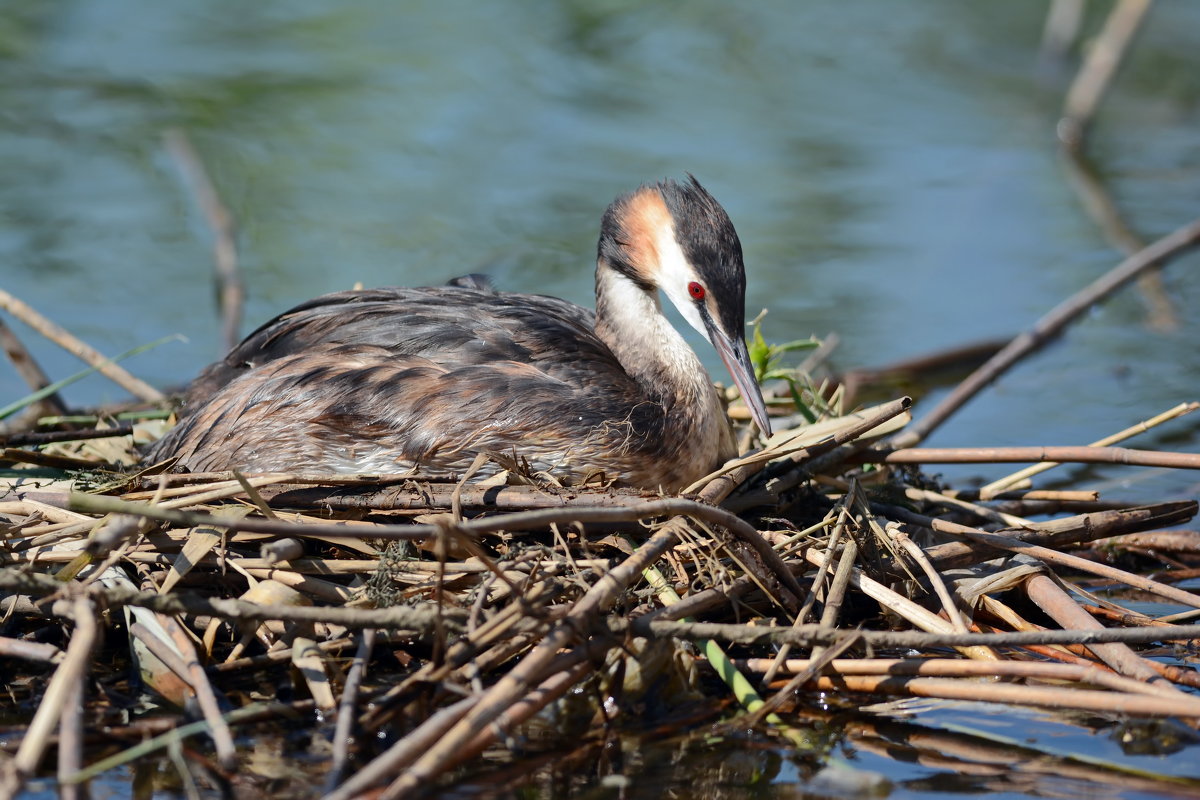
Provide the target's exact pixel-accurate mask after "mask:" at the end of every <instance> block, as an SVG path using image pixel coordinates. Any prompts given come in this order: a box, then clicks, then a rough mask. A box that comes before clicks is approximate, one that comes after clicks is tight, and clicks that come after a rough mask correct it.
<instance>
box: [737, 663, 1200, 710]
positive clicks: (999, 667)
mask: <svg viewBox="0 0 1200 800" xmlns="http://www.w3.org/2000/svg"><path fill="white" fill-rule="evenodd" d="M737 664H738V666H739V667H741V668H742V669H744V670H746V671H747V672H764V671H765V670H766V669H767V668H768V667H769V666H771V665H772V659H769V658H744V659H739V660H738V661H737ZM812 664H813V660H812V659H809V658H789V659H787V660H786V661H784V662H783V665H782V667H781V668H782V671H783V672H784V673H785V674H788V675H795V674H798V673H800V672H802V671H805V670H808V669H810V668H811V666H812ZM822 672H824V673H827V674H836V675H913V676H920V677H926V678H1020V679H1023V680H1040V681H1053V682H1056V683H1057V682H1064V683H1079V684H1086V685H1091V686H1102V687H1104V688H1106V689H1113V690H1114V691H1118V692H1125V693H1127V694H1145V695H1153V696H1155V697H1162V696H1163V694H1162V692H1161V691H1159V690H1158V689H1156V688H1152V687H1148V686H1147V685H1146V684H1145V683H1143V682H1142V681H1138V680H1134V679H1132V678H1125V677H1122V676H1120V675H1117V674H1115V673H1113V672H1110V671H1108V670H1106V669H1104V668H1102V667H1096V666H1092V665H1090V664H1055V663H1052V662H1047V661H995V662H987V661H967V660H964V659H959V658H839V659H834V660H833V661H832V662H830V663H828V664H826V665H825V666H824V667H823V669H822ZM1189 698H1190V699H1192V700H1196V698H1192V697H1191V696H1190V695H1189Z"/></svg>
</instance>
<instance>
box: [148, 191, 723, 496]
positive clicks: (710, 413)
mask: <svg viewBox="0 0 1200 800" xmlns="http://www.w3.org/2000/svg"><path fill="white" fill-rule="evenodd" d="M672 185H674V184H672ZM661 186H662V185H658V186H653V187H644V188H643V189H641V190H639V192H635V193H633V194H632V195H629V196H626V197H625V198H621V199H619V200H618V201H617V203H614V206H613V208H612V209H610V212H609V214H607V215H606V217H605V228H604V230H603V231H602V237H601V250H600V260H599V264H598V266H597V308H599V309H600V314H601V315H602V318H601V319H600V320H597V318H596V315H595V314H593V312H591V311H589V310H587V309H584V308H581V307H579V306H576V305H574V304H572V303H568V302H566V301H564V300H559V299H557V298H553V297H544V296H540V295H528V294H513V293H505V292H497V291H495V290H494V289H493V288H492V286H491V283H490V281H488V280H487V279H486V278H484V277H483V276H466V277H464V278H460V279H456V280H455V281H453V282H452V283H451V285H448V286H441V287H433V288H419V289H407V288H384V289H369V290H362V291H352V292H340V293H337V294H331V295H326V296H324V297H318V298H316V299H314V300H311V301H308V302H306V303H304V304H302V305H299V306H297V307H295V308H293V309H291V310H290V311H288V312H286V313H284V314H282V315H280V316H279V317H277V318H275V319H273V320H271V321H270V322H268V323H266V324H265V325H263V326H262V327H261V328H259V329H258V330H256V331H255V332H254V333H252V334H250V336H248V337H247V338H246V339H245V341H243V342H242V343H241V344H240V345H239V346H238V347H237V348H235V349H234V350H233V351H232V352H231V353H230V354H229V355H228V356H227V357H226V358H225V359H223V360H222V361H220V362H218V363H216V364H213V365H212V366H210V367H208V368H207V369H206V370H205V371H204V372H203V373H202V374H201V375H200V376H199V377H198V378H197V379H196V381H195V382H194V383H193V384H192V386H191V387H190V388H189V391H188V393H187V396H186V399H185V403H184V407H183V409H182V410H181V421H180V423H179V425H178V426H177V427H176V428H175V429H174V430H172V431H171V432H170V433H169V434H168V435H167V436H166V437H164V438H163V439H162V440H161V441H160V442H159V443H158V444H157V445H156V446H155V448H154V449H153V451H152V452H151V453H150V454H149V456H150V457H151V458H153V459H156V460H162V459H166V458H174V459H176V462H177V464H178V465H179V466H180V467H183V468H186V469H189V470H192V471H211V470H221V469H229V468H238V469H242V470H246V471H251V472H256V471H274V470H288V471H299V472H306V473H326V472H333V473H342V474H350V473H397V472H403V471H406V470H408V469H410V468H413V467H421V468H425V469H430V470H435V471H454V472H460V471H462V470H464V469H466V468H467V467H468V466H470V465H471V463H472V461H473V460H474V459H475V457H476V455H477V454H479V453H486V454H491V455H493V456H495V457H496V459H497V461H498V462H500V463H512V461H513V460H519V461H521V462H525V463H528V464H529V466H530V468H532V469H533V470H535V471H547V472H551V473H553V474H554V475H555V476H556V477H558V478H559V479H561V480H564V481H566V482H577V481H580V480H583V479H584V478H586V477H588V476H591V475H594V474H596V473H597V472H600V473H603V474H604V475H605V476H606V477H607V478H609V479H612V480H615V481H617V482H618V483H621V484H626V485H633V486H644V487H650V488H662V489H664V490H676V489H679V488H682V487H683V486H686V485H687V484H688V483H690V482H692V481H693V480H695V479H696V478H697V477H699V476H701V475H704V474H706V473H707V472H709V471H711V470H712V469H714V468H715V467H717V466H718V465H719V464H720V463H722V462H723V461H724V460H726V459H727V458H729V457H731V456H732V455H734V454H735V453H734V447H733V440H732V436H731V434H730V431H729V426H728V421H727V420H726V419H725V417H724V414H723V412H722V410H721V407H720V404H719V402H718V398H717V396H716V393H715V391H714V389H713V388H712V385H711V382H710V380H709V378H708V375H707V374H706V373H705V371H704V369H703V367H702V366H701V364H700V362H699V360H698V359H697V357H696V355H695V353H694V352H692V350H691V348H690V347H688V346H687V344H686V343H684V341H683V339H682V338H681V337H680V336H679V334H678V333H677V332H676V331H675V330H674V328H672V327H671V326H670V324H669V323H668V322H667V321H666V319H665V317H663V315H662V313H661V310H660V309H659V306H658V299H657V293H656V291H654V288H653V284H654V280H655V275H654V273H653V269H652V267H653V265H647V264H634V263H632V262H631V258H633V260H641V259H643V258H648V257H647V256H643V255H642V254H643V253H647V252H650V250H649V249H648V248H649V245H647V244H646V243H645V242H644V241H643V242H640V243H637V242H633V243H630V244H628V246H627V248H626V249H625V251H624V260H622V261H621V262H620V265H619V267H618V266H615V265H613V264H611V258H609V257H606V253H605V248H606V247H607V248H608V249H609V251H611V254H616V255H620V253H621V252H622V251H621V247H622V245H621V244H620V242H621V240H622V238H624V240H626V241H627V242H628V241H629V239H630V237H629V236H628V235H626V234H625V233H623V232H625V231H639V230H643V229H645V230H646V232H645V233H644V234H641V236H642V239H645V238H646V237H649V236H656V237H659V238H658V241H660V242H661V241H662V239H661V237H662V235H663V233H664V230H665V231H666V233H667V234H668V235H670V233H671V228H670V225H671V216H670V214H668V213H667V206H666V205H665V204H664V201H663V200H662V199H661V197H662V196H661V192H662V191H663V190H662V189H661ZM695 186H696V187H697V189H698V187H699V185H698V184H695ZM690 191H693V192H694V191H695V190H690ZM699 191H700V192H703V190H702V189H699ZM704 196H705V197H707V193H705V194H704ZM639 197H640V198H642V199H641V200H638V198H639ZM647 198H648V199H647ZM671 199H672V201H673V202H674V201H676V200H677V198H675V197H674V196H672V198H671ZM712 203H713V204H714V205H715V201H712ZM622 208H624V209H637V208H643V209H645V208H649V209H652V211H653V213H650V214H647V213H642V214H640V215H639V216H637V218H636V219H634V218H628V215H629V214H631V213H635V212H634V211H629V210H626V211H624V212H623V211H622V210H621V209H622ZM716 208H717V209H719V208H720V207H719V206H716ZM613 209H617V210H616V211H614V210H613ZM672 211H673V212H674V211H676V209H672ZM704 213H710V212H709V210H708V209H707V208H705V209H704ZM721 213H722V214H723V212H721ZM610 217H611V218H612V219H611V220H610ZM725 224H726V225H727V227H728V229H729V231H730V232H732V226H731V225H728V221H727V219H726V220H725ZM652 225H658V226H659V227H658V228H657V229H651V226H652ZM663 225H666V226H667V228H666V229H663V228H662V227H661V226H663ZM733 241H734V243H735V244H736V235H733ZM723 255H724V254H723ZM635 256H636V258H634V257H635ZM731 257H735V258H736V264H735V265H734V266H736V268H737V270H738V271H739V272H740V269H741V261H740V259H741V251H740V246H739V247H738V248H737V250H736V253H735V256H731ZM722 263H723V264H724V263H725V262H722ZM634 270H640V271H639V272H638V273H637V275H638V277H637V279H636V280H634V279H632V278H631V277H630V276H629V275H628V274H627V273H629V272H631V271H634ZM738 277H740V275H739V276H738ZM722 280H726V281H727V280H729V279H728V278H726V277H724V276H720V275H718V276H714V277H713V278H712V280H711V282H712V285H714V286H718V285H720V283H721V281H722ZM648 285H649V286H651V288H650V289H647V288H646V286H648ZM733 299H734V300H736V305H737V306H738V309H737V316H738V319H740V315H741V313H742V312H741V303H742V296H741V293H740V292H739V293H738V294H737V296H736V298H733ZM737 335H738V337H739V339H740V331H738V332H737Z"/></svg>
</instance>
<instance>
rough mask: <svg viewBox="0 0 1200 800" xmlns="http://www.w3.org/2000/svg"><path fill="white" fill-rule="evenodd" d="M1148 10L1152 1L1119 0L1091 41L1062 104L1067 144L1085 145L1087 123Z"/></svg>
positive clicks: (1063, 135)
mask: <svg viewBox="0 0 1200 800" xmlns="http://www.w3.org/2000/svg"><path fill="white" fill-rule="evenodd" d="M1149 10H1150V0H1117V4H1116V5H1115V6H1113V9H1112V11H1111V12H1110V13H1109V15H1108V18H1107V19H1106V20H1105V21H1104V29H1103V30H1102V31H1101V32H1100V35H1099V36H1098V37H1097V38H1096V40H1095V42H1093V43H1092V47H1091V50H1089V51H1088V55H1087V60H1086V61H1085V62H1084V65H1083V67H1082V68H1081V69H1080V70H1079V73H1078V74H1077V75H1076V76H1075V80H1074V82H1073V83H1072V84H1071V88H1070V89H1068V90H1067V97H1066V100H1065V101H1064V103H1063V116H1062V119H1061V120H1059V123H1058V136H1059V139H1061V140H1062V142H1063V144H1064V145H1066V146H1067V147H1070V148H1078V147H1080V146H1081V145H1082V144H1083V140H1084V137H1085V135H1086V132H1087V128H1088V124H1089V123H1090V122H1091V120H1092V117H1093V116H1094V115H1095V113H1096V109H1098V108H1099V107H1100V101H1101V100H1102V99H1103V97H1104V93H1105V92H1106V91H1107V90H1108V87H1109V85H1110V84H1111V83H1112V80H1113V78H1114V77H1115V76H1116V74H1117V68H1118V67H1119V66H1120V65H1121V60H1122V58H1123V56H1124V55H1125V52H1126V51H1127V50H1128V48H1129V45H1130V43H1131V42H1132V41H1133V37H1134V34H1136V33H1137V31H1138V28H1140V27H1141V24H1142V20H1143V19H1144V18H1145V16H1146V12H1147V11H1149Z"/></svg>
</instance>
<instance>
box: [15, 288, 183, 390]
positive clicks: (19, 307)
mask: <svg viewBox="0 0 1200 800" xmlns="http://www.w3.org/2000/svg"><path fill="white" fill-rule="evenodd" d="M0 308H3V309H4V310H5V311H7V312H8V313H10V314H12V315H13V316H14V317H16V318H17V319H19V320H21V321H22V322H24V323H25V324H26V325H28V326H29V327H31V328H33V329H34V330H35V331H37V332H38V333H40V334H41V335H42V336H45V337H46V338H47V339H49V340H50V341H52V342H54V343H55V344H56V345H58V346H59V347H61V348H63V349H64V350H66V351H67V352H68V353H70V354H71V355H73V356H76V357H77V358H80V359H82V360H83V361H84V362H85V363H87V364H88V365H89V366H91V367H95V368H96V371H97V372H99V373H100V374H101V375H104V376H105V377H107V378H108V379H110V380H111V381H113V382H114V383H116V384H117V385H118V386H120V387H121V388H123V389H125V391H127V392H129V393H130V394H132V395H133V396H134V397H136V398H138V399H139V400H146V401H151V402H158V401H160V400H162V399H163V393H162V392H160V391H159V390H158V389H155V388H154V387H153V386H151V385H150V384H148V383H146V382H145V381H142V380H139V379H137V378H135V377H133V376H132V375H130V374H129V373H128V372H127V371H126V370H125V369H124V368H123V367H120V366H118V365H117V364H114V363H112V361H111V360H109V358H108V357H107V356H105V355H103V354H102V353H100V352H98V351H97V350H95V349H93V348H92V347H90V346H89V345H87V344H85V343H84V342H82V341H81V340H79V339H77V338H76V337H74V336H72V335H71V334H70V333H68V332H67V331H66V330H65V329H63V328H62V327H60V326H59V325H56V324H55V323H53V322H51V321H50V320H48V319H46V318H45V317H43V316H42V315H41V314H39V313H38V312H36V311H34V310H33V309H32V308H30V307H29V306H28V305H27V304H25V303H23V302H22V301H20V300H18V299H17V298H15V297H13V296H12V295H11V294H9V293H8V292H6V291H4V290H3V289H0Z"/></svg>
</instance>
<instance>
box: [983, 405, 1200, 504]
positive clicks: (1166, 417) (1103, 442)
mask: <svg viewBox="0 0 1200 800" xmlns="http://www.w3.org/2000/svg"><path fill="white" fill-rule="evenodd" d="M1197 408H1200V403H1180V404H1179V405H1177V406H1175V407H1174V408H1170V409H1167V410H1166V411H1164V412H1163V413H1161V414H1158V415H1156V416H1153V417H1151V418H1150V419H1148V420H1144V421H1142V422H1139V423H1137V424H1136V425H1131V426H1130V427H1128V428H1126V429H1124V430H1122V431H1117V432H1116V433H1114V434H1112V435H1110V436H1105V437H1104V438H1103V439H1099V440H1097V441H1095V442H1092V443H1091V444H1090V445H1088V446H1089V447H1109V446H1111V445H1114V444H1116V443H1117V442H1123V441H1125V440H1126V439H1129V438H1132V437H1134V436H1137V435H1138V434H1139V433H1145V432H1146V431H1149V430H1152V429H1154V428H1157V427H1158V426H1159V425H1162V424H1163V423H1164V422H1170V421H1171V420H1173V419H1178V418H1179V417H1182V416H1184V415H1185V414H1190V413H1192V412H1193V411H1195V410H1196V409H1197ZM1061 463H1062V462H1059V461H1043V462H1042V463H1040V464H1034V465H1033V466H1031V467H1026V468H1025V469H1022V470H1018V471H1017V472H1014V473H1013V474H1011V475H1007V476H1005V477H1003V478H999V479H997V480H994V481H992V482H991V483H989V484H987V485H985V486H981V487H980V488H979V497H980V499H983V500H991V499H993V498H994V497H996V496H997V495H999V494H1000V493H1002V492H1004V491H1005V490H1006V489H1007V488H1009V487H1011V486H1015V485H1016V484H1019V483H1022V482H1023V481H1027V480H1029V479H1030V478H1032V477H1033V476H1034V475H1040V474H1041V473H1043V472H1045V471H1047V470H1049V469H1053V468H1054V467H1057V466H1059V464H1061Z"/></svg>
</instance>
